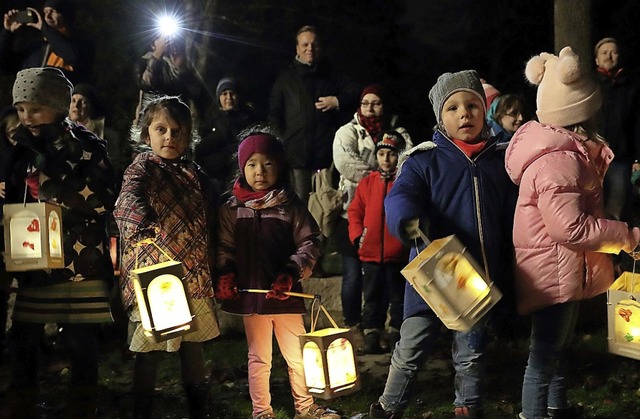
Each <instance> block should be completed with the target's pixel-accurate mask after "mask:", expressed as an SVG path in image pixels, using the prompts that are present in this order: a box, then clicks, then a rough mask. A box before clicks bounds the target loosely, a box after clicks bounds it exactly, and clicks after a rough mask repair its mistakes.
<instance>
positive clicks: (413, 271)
mask: <svg viewBox="0 0 640 419" xmlns="http://www.w3.org/2000/svg"><path fill="white" fill-rule="evenodd" d="M420 235H421V237H422V240H423V241H424V242H425V244H426V245H427V247H426V248H425V249H423V250H422V251H421V252H420V253H419V254H418V255H417V256H416V257H415V258H414V259H413V260H412V261H411V262H409V264H408V265H407V266H405V267H404V269H402V271H401V272H402V275H403V276H404V277H405V278H406V279H407V281H408V282H409V283H410V284H411V286H413V288H414V289H415V290H416V292H417V293H418V294H419V295H420V296H421V297H422V298H423V299H424V300H425V301H426V303H427V304H428V305H429V307H431V309H432V310H433V311H434V312H435V313H436V315H437V316H438V317H439V318H440V320H442V322H443V323H444V324H445V326H447V327H448V328H449V329H452V330H458V331H467V330H469V329H471V327H473V325H474V324H476V322H477V321H478V320H480V319H481V318H482V316H484V315H485V314H486V313H487V312H488V311H489V310H490V309H491V307H493V306H494V305H495V304H496V303H497V302H498V301H499V300H500V298H502V293H501V292H500V290H498V288H497V287H496V286H495V285H494V284H493V282H491V281H488V280H487V279H486V278H485V275H484V273H483V271H482V269H481V268H480V266H479V265H478V264H477V263H476V261H475V260H474V259H473V257H471V255H469V253H468V252H467V251H466V248H465V246H464V245H463V244H462V243H461V242H460V241H459V240H458V239H457V238H456V237H455V236H453V235H452V236H447V237H443V238H441V239H438V240H434V241H433V242H430V241H429V240H428V239H427V237H426V236H425V235H424V234H423V233H422V232H420Z"/></svg>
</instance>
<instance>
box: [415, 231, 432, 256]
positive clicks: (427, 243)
mask: <svg viewBox="0 0 640 419" xmlns="http://www.w3.org/2000/svg"><path fill="white" fill-rule="evenodd" d="M418 237H420V239H422V241H423V243H424V245H425V247H427V246H429V245H430V244H431V240H429V238H428V237H427V235H426V234H424V232H423V231H422V230H420V227H418ZM418 237H416V238H415V239H413V241H414V244H415V245H416V253H420V248H419V247H418Z"/></svg>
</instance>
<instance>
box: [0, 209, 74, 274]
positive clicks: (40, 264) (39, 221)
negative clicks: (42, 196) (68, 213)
mask: <svg viewBox="0 0 640 419" xmlns="http://www.w3.org/2000/svg"><path fill="white" fill-rule="evenodd" d="M2 222H3V225H4V245H5V256H4V257H5V265H6V269H7V271H9V272H17V271H31V270H36V269H56V268H64V252H63V243H62V211H61V208H60V206H59V205H56V204H51V203H47V202H33V203H28V204H27V203H22V204H5V205H4V206H3V218H2Z"/></svg>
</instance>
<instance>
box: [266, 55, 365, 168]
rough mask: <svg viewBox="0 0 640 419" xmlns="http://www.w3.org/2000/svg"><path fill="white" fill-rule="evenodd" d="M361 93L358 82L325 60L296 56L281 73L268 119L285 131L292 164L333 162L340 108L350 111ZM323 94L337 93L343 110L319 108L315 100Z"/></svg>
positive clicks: (305, 165)
mask: <svg viewBox="0 0 640 419" xmlns="http://www.w3.org/2000/svg"><path fill="white" fill-rule="evenodd" d="M359 94H360V88H359V86H358V84H357V83H354V82H352V81H350V80H349V79H347V78H346V77H345V76H342V75H340V74H337V73H336V72H335V71H333V70H332V69H331V67H330V66H329V65H328V64H327V63H326V62H320V63H318V64H317V65H314V66H309V65H305V64H302V63H300V62H299V61H297V60H294V62H293V63H292V64H291V66H290V67H289V68H288V69H286V70H285V71H283V72H282V73H281V74H280V76H278V78H277V79H276V82H275V84H274V85H273V88H272V90H271V97H270V98H269V121H270V122H271V123H273V124H274V125H275V126H276V127H277V129H278V130H279V131H280V133H281V135H282V139H283V141H284V147H285V150H286V152H287V157H288V159H289V163H290V164H291V167H292V168H294V169H314V170H315V169H320V168H324V167H329V166H330V165H331V157H332V144H333V136H334V135H335V132H336V130H337V129H338V128H339V127H340V125H341V122H342V121H341V119H340V117H341V112H346V113H347V114H348V115H351V114H352V113H353V110H354V109H355V105H356V101H357V100H358V97H359ZM323 96H336V97H337V98H338V102H339V103H340V110H339V111H338V110H333V111H329V112H322V111H320V110H317V109H316V108H315V102H316V101H317V100H318V98H319V97H323Z"/></svg>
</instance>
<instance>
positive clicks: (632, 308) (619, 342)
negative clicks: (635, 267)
mask: <svg viewBox="0 0 640 419" xmlns="http://www.w3.org/2000/svg"><path fill="white" fill-rule="evenodd" d="M639 291H640V274H636V273H632V272H623V273H622V275H620V277H618V279H616V280H615V282H614V283H613V284H612V285H611V287H609V290H608V291H607V320H608V335H607V340H608V343H609V345H608V346H609V352H611V353H614V354H617V355H622V356H626V357H628V358H633V359H640V303H638V298H640V293H639Z"/></svg>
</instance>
